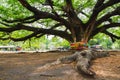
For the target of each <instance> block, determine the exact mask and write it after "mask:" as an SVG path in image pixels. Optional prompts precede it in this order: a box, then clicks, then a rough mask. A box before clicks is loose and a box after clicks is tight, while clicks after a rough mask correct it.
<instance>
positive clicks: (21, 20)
mask: <svg viewBox="0 0 120 80" xmlns="http://www.w3.org/2000/svg"><path fill="white" fill-rule="evenodd" d="M35 18H36V17H35V16H29V17H26V18H21V19H15V20H7V19H3V18H1V19H2V21H5V22H6V23H15V22H22V23H25V22H26V21H32V20H34V19H35Z"/></svg>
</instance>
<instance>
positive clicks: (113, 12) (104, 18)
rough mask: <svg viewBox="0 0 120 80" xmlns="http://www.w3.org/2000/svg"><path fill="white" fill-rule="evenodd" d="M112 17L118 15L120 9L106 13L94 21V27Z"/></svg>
mask: <svg viewBox="0 0 120 80" xmlns="http://www.w3.org/2000/svg"><path fill="white" fill-rule="evenodd" d="M114 15H120V7H117V8H116V9H115V10H114V11H112V12H110V13H107V14H106V15H104V16H103V17H101V18H100V19H99V20H97V21H96V23H95V26H98V25H100V24H101V23H102V22H104V21H107V20H108V19H109V18H110V17H112V16H114Z"/></svg>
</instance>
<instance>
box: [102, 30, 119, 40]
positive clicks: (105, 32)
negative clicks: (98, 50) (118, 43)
mask: <svg viewBox="0 0 120 80" xmlns="http://www.w3.org/2000/svg"><path fill="white" fill-rule="evenodd" d="M103 33H104V34H106V35H108V36H110V37H111V39H112V41H113V42H114V41H115V38H116V39H120V36H119V37H118V36H116V35H114V34H112V33H110V32H108V31H106V30H105V31H103Z"/></svg>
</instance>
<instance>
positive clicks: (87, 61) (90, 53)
mask: <svg viewBox="0 0 120 80" xmlns="http://www.w3.org/2000/svg"><path fill="white" fill-rule="evenodd" d="M108 56H109V53H108V52H105V51H96V50H83V51H77V52H75V53H74V54H73V55H69V56H64V57H62V58H59V59H57V61H55V62H53V63H49V64H46V65H44V66H42V67H41V69H42V70H43V69H47V68H49V67H51V66H55V65H58V64H69V63H72V62H76V65H75V68H76V70H77V71H78V73H82V74H84V75H87V76H94V75H95V72H93V71H92V70H90V66H91V61H92V60H94V59H96V58H102V57H108Z"/></svg>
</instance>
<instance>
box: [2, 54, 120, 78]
mask: <svg viewBox="0 0 120 80" xmlns="http://www.w3.org/2000/svg"><path fill="white" fill-rule="evenodd" d="M70 54H71V52H49V53H16V54H11V53H6V54H5V53H4V54H0V80H120V52H110V54H111V56H110V57H105V58H99V59H97V60H94V61H93V65H92V66H91V69H92V70H93V71H94V72H95V73H96V76H94V77H92V78H91V77H88V76H83V75H81V74H78V72H77V71H76V70H75V68H74V63H72V64H60V65H56V66H52V67H51V68H48V69H45V70H41V69H40V67H41V66H43V65H44V64H46V63H51V62H53V61H55V60H56V59H57V58H60V57H62V56H67V55H70Z"/></svg>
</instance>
